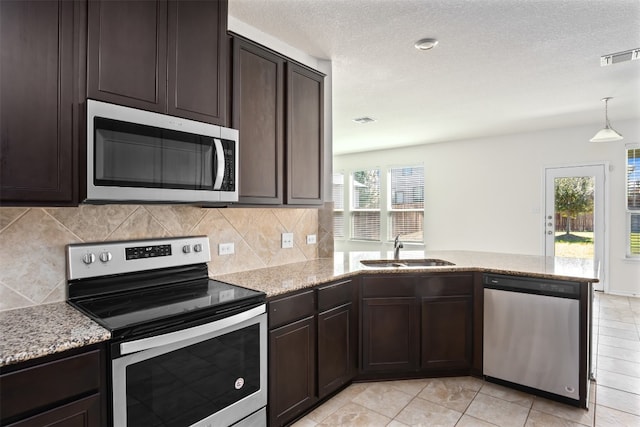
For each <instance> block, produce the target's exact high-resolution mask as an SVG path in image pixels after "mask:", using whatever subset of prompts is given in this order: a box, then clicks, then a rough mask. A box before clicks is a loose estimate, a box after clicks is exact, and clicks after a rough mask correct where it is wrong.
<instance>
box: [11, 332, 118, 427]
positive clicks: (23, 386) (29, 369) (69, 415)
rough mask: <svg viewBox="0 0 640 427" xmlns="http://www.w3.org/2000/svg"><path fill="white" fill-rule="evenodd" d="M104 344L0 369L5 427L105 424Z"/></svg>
mask: <svg viewBox="0 0 640 427" xmlns="http://www.w3.org/2000/svg"><path fill="white" fill-rule="evenodd" d="M106 373H107V364H106V359H105V350H104V346H103V345H102V344H99V345H93V346H90V347H88V348H86V349H81V350H72V351H69V352H65V353H63V354H61V355H59V356H53V357H47V358H43V360H42V362H40V361H39V360H34V361H29V362H24V363H21V364H17V365H9V366H4V367H2V369H0V374H1V375H0V396H2V398H1V399H0V418H1V419H0V425H3V426H4V425H7V426H20V427H25V426H34V427H35V426H59V427H62V426H65V427H83V426H84V427H98V426H105V425H106V405H107V403H106Z"/></svg>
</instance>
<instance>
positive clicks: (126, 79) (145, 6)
mask: <svg viewBox="0 0 640 427" xmlns="http://www.w3.org/2000/svg"><path fill="white" fill-rule="evenodd" d="M88 31H89V39H88V55H87V62H88V64H87V70H88V76H87V79H88V81H87V86H88V88H87V89H88V96H89V98H93V99H97V100H100V101H106V102H113V103H115V104H121V105H125V106H128V107H134V108H141V109H144V110H149V111H157V112H165V109H166V104H167V102H166V100H167V98H166V91H167V62H166V61H167V2H166V0H155V1H121V0H120V1H106V0H100V1H97V0H96V1H93V0H92V1H90V2H89V18H88Z"/></svg>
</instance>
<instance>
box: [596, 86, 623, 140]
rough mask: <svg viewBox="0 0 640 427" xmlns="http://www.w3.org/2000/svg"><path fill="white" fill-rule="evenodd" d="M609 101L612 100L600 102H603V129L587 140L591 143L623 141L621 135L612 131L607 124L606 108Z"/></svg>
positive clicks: (605, 99)
mask: <svg viewBox="0 0 640 427" xmlns="http://www.w3.org/2000/svg"><path fill="white" fill-rule="evenodd" d="M610 99H613V98H611V97H608V98H602V100H603V101H604V128H602V129H600V130H599V131H598V133H596V134H595V135H594V137H593V138H591V139H590V140H589V141H591V142H610V141H620V140H621V139H623V137H622V135H620V134H619V133H618V132H616V130H615V129H613V128H612V127H611V124H610V123H609V111H608V108H607V107H608V105H609V100H610Z"/></svg>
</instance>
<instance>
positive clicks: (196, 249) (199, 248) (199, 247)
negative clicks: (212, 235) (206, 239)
mask: <svg viewBox="0 0 640 427" xmlns="http://www.w3.org/2000/svg"><path fill="white" fill-rule="evenodd" d="M193 251H194V252H202V244H201V243H196V244H195V245H193Z"/></svg>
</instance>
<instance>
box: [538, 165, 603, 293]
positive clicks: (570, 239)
mask: <svg viewBox="0 0 640 427" xmlns="http://www.w3.org/2000/svg"><path fill="white" fill-rule="evenodd" d="M604 179H605V166H604V165H588V166H572V167H559V168H547V169H546V172H545V198H546V200H545V227H544V229H545V256H549V257H559V258H574V259H576V263H579V264H580V265H585V266H586V267H587V268H590V267H591V266H593V267H594V268H595V267H599V271H600V282H599V283H597V284H595V285H594V289H596V290H603V289H604V282H605V280H606V278H605V276H604V275H605V271H606V270H605V268H604V267H605V266H604V261H605V257H604V224H605V222H604V200H605V197H604V196H605V195H604Z"/></svg>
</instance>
